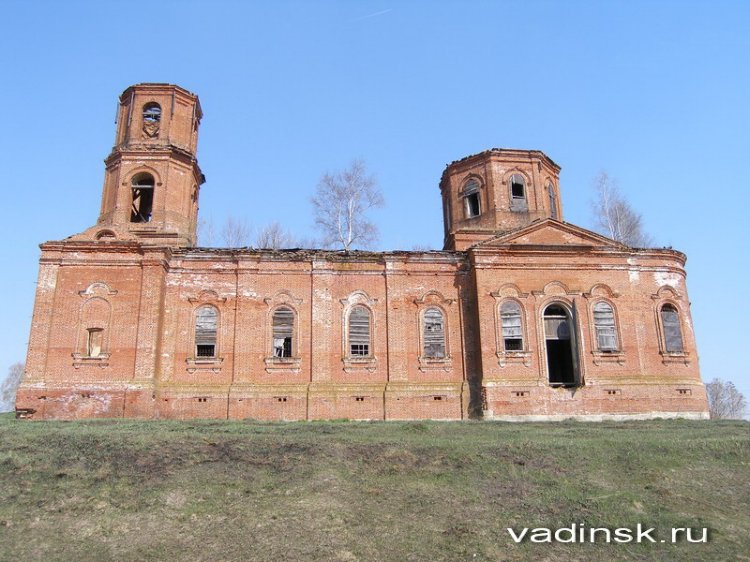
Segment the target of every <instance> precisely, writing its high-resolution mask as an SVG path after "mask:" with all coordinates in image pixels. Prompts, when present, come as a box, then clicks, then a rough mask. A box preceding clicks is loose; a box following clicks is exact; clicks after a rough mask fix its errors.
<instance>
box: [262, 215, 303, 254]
mask: <svg viewBox="0 0 750 562" xmlns="http://www.w3.org/2000/svg"><path fill="white" fill-rule="evenodd" d="M255 244H256V246H257V247H258V248H267V249H271V250H279V249H281V248H299V247H300V244H299V242H298V241H297V238H296V237H295V236H294V234H292V233H291V232H289V231H288V230H286V229H285V228H284V227H283V226H281V225H280V224H279V223H278V222H275V221H274V222H272V223H271V224H269V225H268V226H266V227H265V228H263V229H262V230H261V231H260V232H259V233H258V237H257V238H256V240H255Z"/></svg>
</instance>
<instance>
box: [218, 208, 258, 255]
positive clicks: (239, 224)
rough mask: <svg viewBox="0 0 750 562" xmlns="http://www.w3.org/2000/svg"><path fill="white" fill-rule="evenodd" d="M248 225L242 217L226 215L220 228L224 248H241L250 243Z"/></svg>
mask: <svg viewBox="0 0 750 562" xmlns="http://www.w3.org/2000/svg"><path fill="white" fill-rule="evenodd" d="M250 233H251V231H250V227H249V226H248V224H247V222H246V221H245V220H244V219H236V218H234V217H232V216H231V215H230V216H229V217H227V220H226V221H225V222H224V226H223V227H222V228H221V240H222V242H224V246H225V247H226V248H242V247H244V246H249V245H250Z"/></svg>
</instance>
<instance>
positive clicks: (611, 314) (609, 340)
mask: <svg viewBox="0 0 750 562" xmlns="http://www.w3.org/2000/svg"><path fill="white" fill-rule="evenodd" d="M591 308H592V315H593V318H594V334H595V336H596V349H597V351H601V352H602V353H616V352H618V351H620V338H618V337H617V322H616V320H615V307H614V306H612V305H611V304H610V303H608V302H607V301H598V302H596V303H594V306H593V307H591Z"/></svg>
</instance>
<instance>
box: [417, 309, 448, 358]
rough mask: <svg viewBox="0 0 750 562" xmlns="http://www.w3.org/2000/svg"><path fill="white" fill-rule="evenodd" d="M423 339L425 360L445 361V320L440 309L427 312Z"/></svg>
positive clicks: (425, 313)
mask: <svg viewBox="0 0 750 562" xmlns="http://www.w3.org/2000/svg"><path fill="white" fill-rule="evenodd" d="M422 338H423V344H424V345H423V351H422V354H423V356H424V357H425V358H429V359H445V319H444V318H443V311H442V310H440V309H439V308H428V309H427V310H425V312H424V323H423V334H422Z"/></svg>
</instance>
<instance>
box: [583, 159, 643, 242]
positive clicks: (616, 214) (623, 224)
mask: <svg viewBox="0 0 750 562" xmlns="http://www.w3.org/2000/svg"><path fill="white" fill-rule="evenodd" d="M594 187H595V189H596V200H595V201H594V202H593V211H594V221H595V226H594V229H595V230H596V231H598V232H600V233H601V234H604V235H605V236H609V237H610V238H612V240H616V241H617V242H620V243H622V244H625V245H627V246H631V247H634V248H646V247H649V246H650V245H652V244H653V240H652V238H651V237H650V236H649V235H648V234H646V233H645V232H644V231H643V224H642V219H641V215H640V214H639V213H637V212H635V210H633V208H632V207H631V206H630V203H628V202H627V200H626V199H625V197H624V196H623V195H622V193H621V192H620V188H619V186H618V185H617V181H616V180H614V179H611V178H610V177H609V175H608V174H607V172H604V171H602V172H600V173H599V175H598V176H597V177H596V179H595V180H594Z"/></svg>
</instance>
